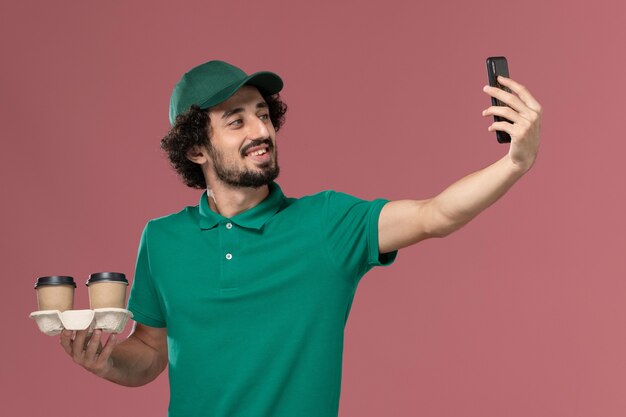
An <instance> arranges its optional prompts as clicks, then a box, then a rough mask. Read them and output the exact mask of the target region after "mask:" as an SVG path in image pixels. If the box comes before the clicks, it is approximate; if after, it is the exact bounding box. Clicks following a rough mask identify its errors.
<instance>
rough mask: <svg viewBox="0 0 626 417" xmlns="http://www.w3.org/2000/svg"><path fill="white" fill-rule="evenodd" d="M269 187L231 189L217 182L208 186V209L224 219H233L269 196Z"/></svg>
mask: <svg viewBox="0 0 626 417" xmlns="http://www.w3.org/2000/svg"><path fill="white" fill-rule="evenodd" d="M269 192H270V189H269V186H267V185H264V186H262V187H259V188H249V187H232V186H229V185H226V184H223V183H222V182H219V181H212V182H211V184H209V192H208V199H209V207H211V210H213V211H214V212H216V213H219V214H221V215H222V216H224V217H228V218H231V217H234V216H236V215H237V214H239V213H242V212H244V211H246V210H248V209H251V208H252V207H255V206H256V205H258V204H259V203H260V202H261V201H263V200H265V198H266V197H267V196H268V195H269Z"/></svg>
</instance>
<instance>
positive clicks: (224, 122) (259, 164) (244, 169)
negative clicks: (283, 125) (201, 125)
mask: <svg viewBox="0 0 626 417" xmlns="http://www.w3.org/2000/svg"><path fill="white" fill-rule="evenodd" d="M209 118H210V126H209V129H208V131H209V138H210V139H209V144H208V146H207V152H208V157H209V158H208V161H207V162H208V165H207V167H206V169H205V176H206V177H207V181H208V183H209V184H210V183H211V181H215V180H219V181H221V182H223V183H224V184H226V185H229V186H232V187H252V188H258V187H261V186H264V185H267V184H269V183H270V182H272V181H273V180H274V179H276V177H278V173H279V167H278V154H277V151H276V130H275V129H274V126H273V125H272V122H271V120H270V113H269V109H268V106H267V103H266V102H265V100H264V99H263V97H262V96H261V94H260V93H259V91H258V90H257V89H256V88H255V87H252V86H243V87H241V88H240V89H239V90H237V92H236V93H235V94H233V95H232V96H231V97H230V98H229V99H228V100H226V101H225V102H223V103H220V104H218V105H217V106H214V107H212V108H211V109H210V110H209Z"/></svg>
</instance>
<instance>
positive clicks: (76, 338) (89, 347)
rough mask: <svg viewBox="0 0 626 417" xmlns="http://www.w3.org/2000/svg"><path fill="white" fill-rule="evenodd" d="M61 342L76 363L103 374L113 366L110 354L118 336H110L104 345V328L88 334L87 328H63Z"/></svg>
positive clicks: (95, 372)
mask: <svg viewBox="0 0 626 417" xmlns="http://www.w3.org/2000/svg"><path fill="white" fill-rule="evenodd" d="M60 343H61V346H62V347H63V350H65V352H66V353H67V354H68V355H69V356H70V357H72V360H73V361H74V362H75V363H77V364H78V365H80V366H82V367H83V368H85V369H87V370H88V371H90V372H92V373H94V374H96V375H103V374H105V373H106V371H107V370H108V369H109V368H110V367H111V366H112V362H111V359H110V356H111V353H112V352H113V349H114V348H115V345H116V344H117V338H116V337H115V335H111V336H109V338H108V340H107V342H106V345H105V346H104V347H103V346H102V330H95V331H94V332H93V334H92V335H88V333H87V330H79V331H70V330H63V331H62V332H61V338H60Z"/></svg>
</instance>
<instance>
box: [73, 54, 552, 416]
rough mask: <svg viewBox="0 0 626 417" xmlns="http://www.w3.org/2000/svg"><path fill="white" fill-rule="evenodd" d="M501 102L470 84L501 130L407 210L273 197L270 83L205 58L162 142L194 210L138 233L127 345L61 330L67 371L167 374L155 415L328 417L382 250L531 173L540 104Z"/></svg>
mask: <svg viewBox="0 0 626 417" xmlns="http://www.w3.org/2000/svg"><path fill="white" fill-rule="evenodd" d="M499 81H500V83H501V84H502V85H504V86H506V87H509V88H510V89H511V91H513V92H514V94H511V93H507V92H505V91H503V90H500V89H496V88H491V87H485V89H484V90H485V92H486V93H487V94H489V95H491V96H493V97H496V98H498V99H500V100H501V101H503V102H504V103H506V104H508V105H509V106H510V107H489V108H488V109H486V110H485V111H484V112H483V115H484V116H492V115H499V116H503V117H505V118H507V119H508V120H510V121H511V122H512V123H507V122H498V123H493V124H492V125H491V127H490V128H489V130H491V131H493V130H502V131H505V132H507V133H509V134H510V135H511V138H512V140H511V145H510V147H509V151H508V154H507V155H506V156H505V157H503V158H502V159H500V160H499V161H497V162H495V163H494V164H493V165H491V166H489V167H487V168H485V169H483V170H480V171H478V172H475V173H473V174H471V175H469V176H467V177H465V178H463V179H461V180H460V181H458V182H456V183H455V184H453V185H451V186H450V187H448V188H447V189H446V190H445V191H443V192H442V193H441V194H439V195H438V196H436V197H434V198H432V199H428V200H421V201H412V200H404V201H393V202H388V201H386V200H374V201H363V200H360V199H357V198H354V197H351V196H349V195H346V194H342V193H337V192H333V191H326V192H322V193H319V194H315V195H312V196H307V197H304V198H300V199H295V198H287V197H285V196H284V195H283V193H282V192H281V190H280V187H279V186H278V185H277V184H276V183H275V182H274V179H276V177H277V176H278V173H279V166H278V153H277V145H276V132H277V131H278V130H279V129H280V126H281V125H282V123H283V120H284V114H285V111H286V106H285V105H284V103H282V102H281V101H280V98H279V96H278V93H279V91H280V90H281V89H282V86H283V83H282V80H281V79H280V78H279V77H278V76H277V75H276V74H273V73H269V72H260V73H255V74H252V75H249V76H248V75H246V74H245V73H244V72H243V71H242V70H240V69H238V68H236V67H234V66H232V65H230V64H227V63H225V62H221V61H211V62H208V63H205V64H202V65H200V66H198V67H196V68H194V69H192V70H191V71H189V72H188V73H187V74H185V75H184V76H183V77H182V79H181V80H180V81H179V83H178V84H177V85H176V87H175V89H174V92H173V94H172V99H171V104H170V122H171V123H172V129H171V130H170V132H169V133H168V135H167V136H166V137H165V138H164V139H163V140H162V143H161V145H162V148H163V149H164V150H165V151H166V153H167V154H168V157H169V159H170V162H171V163H172V166H173V167H174V168H175V169H176V170H177V172H178V173H179V174H180V176H181V178H182V179H183V181H184V182H185V184H187V185H188V186H190V187H194V188H199V189H206V191H205V192H204V193H203V194H202V196H201V198H200V203H199V205H198V206H194V207H186V208H185V209H184V210H182V211H180V212H179V213H176V214H172V215H169V216H166V217H163V218H159V219H154V220H151V221H150V222H148V224H147V225H146V227H145V229H144V232H143V235H142V238H141V242H140V245H139V254H138V258H137V267H136V271H135V278H134V282H133V287H132V290H131V294H130V299H129V306H128V308H129V309H130V310H131V311H132V312H133V314H134V319H135V321H136V324H135V327H134V329H133V332H132V334H131V335H130V336H129V337H128V338H127V339H126V340H124V341H122V342H119V343H118V342H117V340H116V338H115V336H111V337H110V338H109V339H108V341H107V343H106V344H105V345H104V347H102V346H101V344H100V340H101V333H100V331H96V332H94V335H93V337H92V338H91V340H90V341H87V338H86V332H76V334H75V335H72V333H71V332H67V331H66V332H63V333H62V335H61V344H62V345H63V347H64V349H65V350H66V352H67V353H68V354H69V355H70V356H71V357H72V358H73V360H74V361H75V362H76V363H78V364H79V365H81V366H83V367H84V368H86V369H87V370H89V371H90V372H93V373H95V374H96V375H98V376H101V377H103V378H106V379H108V380H110V381H113V382H115V383H118V384H122V385H128V386H138V385H143V384H146V383H148V382H150V381H152V380H153V379H154V378H156V377H157V376H158V375H159V374H160V373H161V372H162V371H163V370H164V369H165V367H166V366H168V365H169V377H170V391H171V395H170V407H169V415H170V416H173V417H182V416H193V417H198V416H214V417H226V416H228V417H236V416H258V417H270V416H272V417H287V416H289V417H293V416H316V417H317V416H324V417H327V416H336V415H337V412H338V407H339V392H340V384H341V357H342V351H343V332H344V326H345V323H346V320H347V317H348V314H349V312H350V307H351V305H352V300H353V297H354V293H355V290H356V287H357V285H358V282H359V280H360V278H361V277H362V276H363V275H364V274H365V273H366V272H367V271H368V270H370V269H371V268H372V267H374V266H377V265H388V264H390V263H392V262H393V260H394V259H395V256H396V254H397V251H398V249H401V248H404V247H406V246H409V245H412V244H415V243H417V242H419V241H421V240H423V239H427V238H431V237H443V236H446V235H448V234H450V233H452V232H453V231H455V230H457V229H459V228H460V227H462V226H463V225H465V224H466V223H467V222H469V221H470V220H471V219H472V218H474V217H475V216H476V215H477V214H478V213H480V212H481V211H483V210H484V209H485V208H487V207H488V206H489V205H491V204H492V203H493V202H495V201H496V200H497V199H498V198H500V197H501V196H502V195H503V194H504V193H505V192H506V191H507V190H508V189H509V188H510V187H511V186H512V185H513V184H514V183H515V182H516V181H517V180H518V179H519V178H520V177H521V176H522V175H524V173H526V172H527V171H528V170H529V169H530V168H531V166H532V165H533V163H534V161H535V158H536V155H537V150H538V147H539V130H540V124H541V107H540V105H539V103H538V102H537V101H536V100H535V99H534V98H533V97H532V96H531V94H530V93H529V92H528V90H526V88H524V87H523V86H521V85H520V84H518V83H516V82H515V81H513V80H511V79H506V78H501V79H500V80H499Z"/></svg>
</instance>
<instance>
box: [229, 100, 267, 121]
mask: <svg viewBox="0 0 626 417" xmlns="http://www.w3.org/2000/svg"><path fill="white" fill-rule="evenodd" d="M256 108H257V109H266V108H268V105H267V103H266V102H264V101H259V102H258V103H257V104H256ZM242 111H243V107H236V108H234V109H231V110H228V111H225V112H224V114H223V115H222V119H228V118H229V117H230V116H232V115H233V114H236V113H241V112H242Z"/></svg>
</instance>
